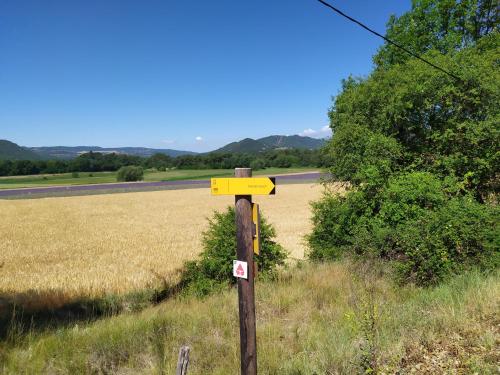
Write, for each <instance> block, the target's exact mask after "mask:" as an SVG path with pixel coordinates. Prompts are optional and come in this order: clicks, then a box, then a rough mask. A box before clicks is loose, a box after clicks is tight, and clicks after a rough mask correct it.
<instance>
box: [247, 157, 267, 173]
mask: <svg viewBox="0 0 500 375" xmlns="http://www.w3.org/2000/svg"><path fill="white" fill-rule="evenodd" d="M265 167H266V161H265V160H264V159H255V160H253V161H252V162H251V163H250V168H252V169H253V170H254V171H256V170H259V169H264V168H265Z"/></svg>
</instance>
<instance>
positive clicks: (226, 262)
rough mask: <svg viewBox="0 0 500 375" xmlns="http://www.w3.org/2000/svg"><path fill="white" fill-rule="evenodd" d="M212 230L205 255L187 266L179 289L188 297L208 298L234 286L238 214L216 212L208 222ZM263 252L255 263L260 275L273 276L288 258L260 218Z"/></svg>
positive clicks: (205, 237) (205, 235)
mask: <svg viewBox="0 0 500 375" xmlns="http://www.w3.org/2000/svg"><path fill="white" fill-rule="evenodd" d="M208 222H209V228H208V230H207V231H206V232H204V233H203V240H202V242H203V252H202V253H201V254H200V258H199V259H198V260H195V261H188V262H186V263H185V264H184V268H183V270H182V274H181V282H180V287H181V288H182V289H183V290H184V291H185V293H192V294H195V295H198V296H205V295H207V294H209V293H211V292H213V291H215V290H217V289H222V288H225V287H227V286H228V285H231V284H235V283H236V279H235V278H234V277H233V260H234V259H236V224H235V211H234V208H233V207H228V208H227V210H226V211H225V212H214V216H213V217H212V218H211V219H209V220H208ZM260 235H261V250H260V255H258V256H256V257H255V258H254V259H255V261H256V262H257V265H258V269H259V275H265V276H272V275H273V274H274V273H275V271H276V268H277V266H280V265H283V264H284V263H285V259H286V257H287V253H286V251H285V250H284V249H283V247H282V246H281V245H280V244H278V243H276V242H275V240H274V238H275V237H276V232H275V229H274V227H273V226H272V225H271V224H268V223H267V221H266V220H265V219H264V218H263V217H262V215H261V223H260Z"/></svg>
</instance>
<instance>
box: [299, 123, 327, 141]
mask: <svg viewBox="0 0 500 375" xmlns="http://www.w3.org/2000/svg"><path fill="white" fill-rule="evenodd" d="M299 135H300V136H302V137H313V138H325V137H329V136H331V135H332V130H331V129H330V126H328V125H325V126H323V127H322V128H321V129H319V130H315V129H311V128H308V129H304V130H303V131H302V132H300V133H299Z"/></svg>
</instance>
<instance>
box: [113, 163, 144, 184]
mask: <svg viewBox="0 0 500 375" xmlns="http://www.w3.org/2000/svg"><path fill="white" fill-rule="evenodd" d="M143 179H144V170H143V169H142V167H137V166H135V165H127V166H126V167H121V168H120V169H119V170H118V173H117V175H116V181H125V182H132V181H142V180H143Z"/></svg>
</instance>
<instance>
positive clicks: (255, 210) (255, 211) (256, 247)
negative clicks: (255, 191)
mask: <svg viewBox="0 0 500 375" xmlns="http://www.w3.org/2000/svg"><path fill="white" fill-rule="evenodd" d="M252 221H253V224H254V226H253V227H254V233H253V252H254V254H256V255H259V254H260V211H259V205H258V204H257V203H252Z"/></svg>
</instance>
